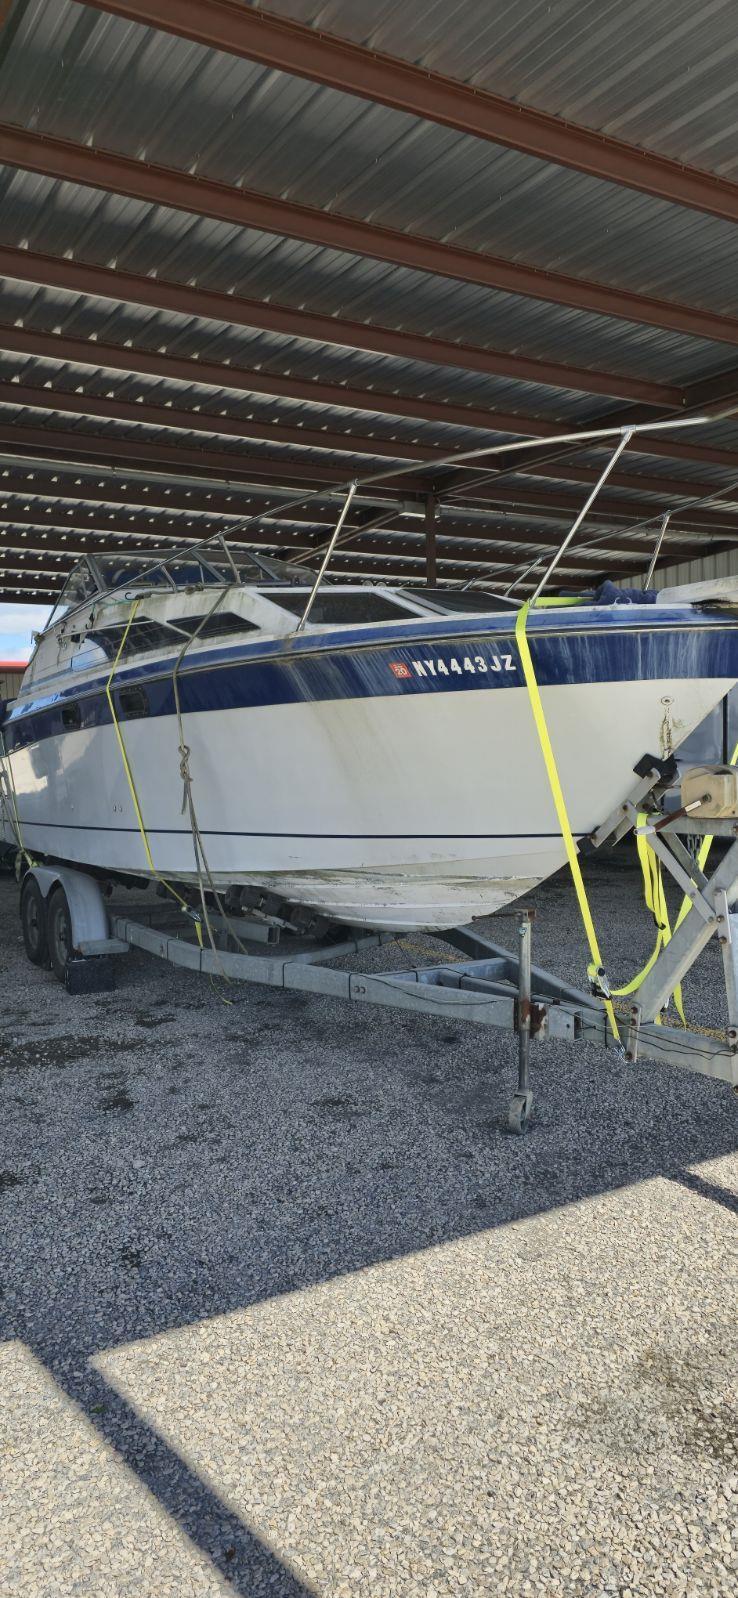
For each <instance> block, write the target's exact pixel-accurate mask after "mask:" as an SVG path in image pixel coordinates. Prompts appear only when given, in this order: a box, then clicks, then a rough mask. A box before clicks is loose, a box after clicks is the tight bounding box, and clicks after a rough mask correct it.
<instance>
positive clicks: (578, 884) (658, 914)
mask: <svg viewBox="0 0 738 1598" xmlns="http://www.w3.org/2000/svg"><path fill="white" fill-rule="evenodd" d="M529 611H530V601H527V602H526V604H525V605H523V607H522V609H521V610H520V612H519V614H518V619H517V622H516V626H515V642H516V644H517V646H518V650H519V653H520V661H521V665H522V667H523V675H524V677H525V682H526V686H527V689H528V696H529V698H530V703H531V709H532V711H533V719H534V721H535V724H536V731H537V733H538V739H539V742H540V745H541V753H542V755H543V759H544V764H545V767H546V774H547V776H548V780H549V784H550V787H551V793H552V794H553V799H554V804H555V806H556V815H557V817H558V822H559V826H560V828H561V836H562V838H563V841H564V845H565V848H566V855H567V859H568V861H569V867H570V869H571V874H572V878H573V881H574V887H575V889H576V895H577V901H578V904H579V910H580V914H581V917H582V922H583V924H584V930H585V933H586V936H587V942H588V944H589V951H590V957H591V961H592V965H591V966H590V967H589V973H588V974H589V975H590V977H593V976H597V977H600V976H601V975H602V974H603V964H602V957H601V955H600V949H599V944H598V942H597V933H596V931H595V927H594V922H593V920H592V913H591V911H590V908H589V900H588V899H587V890H586V888H585V886H584V879H583V877H582V871H581V866H580V864H579V855H578V853H577V846H576V843H575V841H574V835H573V833H572V830H571V827H570V825H569V816H568V813H567V809H566V801H565V799H564V794H563V790H562V787H561V781H560V779H559V773H558V768H557V765H556V757H555V755H554V752H553V747H552V744H551V739H550V737H549V732H548V727H547V725H546V717H545V713H544V709H543V704H542V701H541V694H540V690H539V687H538V682H537V679H536V674H535V668H534V666H533V660H532V658H531V653H530V648H529V645H528V637H527V633H526V627H527V623H528V614H529ZM730 764H731V766H735V765H736V764H738V744H736V746H735V749H734V750H733V753H732V755H731V757H730ZM645 821H646V816H645V813H644V814H642V815H639V817H638V822H637V828H640V827H642V826H643V824H644V823H645ZM712 841H713V840H712V837H706V838H703V840H702V843H701V845H700V849H699V853H698V855H697V865H698V866H699V868H700V870H701V871H704V868H705V865H706V863H707V857H708V855H709V853H710V848H711V846H712ZM636 848H637V850H638V859H639V861H640V866H641V873H642V876H643V894H644V898H645V901H646V906H647V908H648V909H649V910H650V912H651V914H652V916H653V919H654V921H655V923H656V929H657V930H656V942H655V944H654V947H653V951H652V953H651V955H650V956H649V958H648V960H647V961H646V964H645V965H644V966H643V967H642V969H641V970H640V971H639V972H638V973H637V974H636V976H634V977H633V978H632V980H631V981H630V982H627V983H625V985H624V986H623V987H621V988H613V989H611V990H610V991H611V992H612V993H613V994H614V995H615V997H616V998H623V997H625V995H626V994H631V993H636V992H637V990H638V988H639V987H640V986H641V983H642V982H643V981H644V978H645V977H646V976H647V975H648V973H649V971H650V970H651V969H652V967H653V966H654V965H655V964H656V961H657V959H658V957H659V954H660V953H661V950H662V949H663V948H665V947H666V944H667V943H668V942H669V940H670V938H671V937H672V930H671V924H670V921H669V912H668V908H667V904H666V895H665V893H664V883H663V876H662V871H661V861H660V860H659V858H658V856H657V854H656V853H655V851H654V850H653V849H652V848H651V845H650V843H649V842H648V839H647V838H646V837H644V835H643V834H642V833H641V832H640V831H639V830H636ZM692 908H693V906H692V901H691V899H689V898H688V897H687V896H686V894H685V896H684V898H683V900H682V903H681V906H680V908H679V913H678V915H677V919H676V923H675V926H674V931H676V929H677V927H680V926H681V924H682V922H683V920H684V918H685V916H686V915H688V914H689V911H690V910H691V909H692ZM603 1002H604V1005H605V1010H606V1011H607V1016H608V1020H609V1022H610V1026H611V1028H612V1033H613V1037H614V1038H615V1039H616V1040H617V1041H619V1039H620V1034H619V1032H618V1024H617V1021H616V1019H615V1011H614V1009H613V1006H612V1001H611V1000H610V999H609V998H608V997H607V996H603ZM674 1003H675V1005H676V1009H677V1013H678V1015H679V1019H680V1021H681V1023H682V1026H685V1027H686V1025H687V1020H686V1016H685V1014H684V1002H683V997H682V987H681V983H679V984H677V986H676V987H675V989H674ZM659 1022H660V1018H657V1025H658V1024H659Z"/></svg>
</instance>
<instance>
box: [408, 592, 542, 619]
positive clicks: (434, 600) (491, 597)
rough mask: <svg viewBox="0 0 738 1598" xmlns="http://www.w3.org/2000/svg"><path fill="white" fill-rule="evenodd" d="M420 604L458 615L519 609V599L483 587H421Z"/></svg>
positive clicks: (488, 613) (419, 593)
mask: <svg viewBox="0 0 738 1598" xmlns="http://www.w3.org/2000/svg"><path fill="white" fill-rule="evenodd" d="M417 598H418V604H419V605H432V606H433V609H434V610H442V611H445V612H447V613H448V614H449V615H452V616H456V615H461V614H463V612H464V611H466V612H467V614H468V613H470V612H473V613H474V614H475V615H485V614H487V615H494V614H495V612H496V611H500V610H519V609H520V600H519V599H508V598H506V596H505V595H504V594H490V593H486V592H485V590H484V589H482V588H467V589H462V588H419V589H418V594H417Z"/></svg>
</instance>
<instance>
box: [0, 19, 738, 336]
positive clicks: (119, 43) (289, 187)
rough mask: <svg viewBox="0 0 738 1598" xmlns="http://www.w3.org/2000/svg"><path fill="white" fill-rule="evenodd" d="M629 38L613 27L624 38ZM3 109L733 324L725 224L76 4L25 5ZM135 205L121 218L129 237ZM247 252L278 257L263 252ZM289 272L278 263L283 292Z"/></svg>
mask: <svg viewBox="0 0 738 1598" xmlns="http://www.w3.org/2000/svg"><path fill="white" fill-rule="evenodd" d="M590 15H591V13H590ZM622 27H623V19H622V16H620V19H619V23H618V37H619V38H621V37H622ZM52 40H54V41H55V54H54V55H52V53H51V43H52ZM0 98H1V99H2V103H3V106H4V115H5V116H6V117H7V118H8V119H9V120H11V121H16V122H19V123H21V124H22V125H28V126H31V127H33V128H35V129H37V130H39V131H43V132H51V133H55V134H57V135H62V136H64V137H69V138H72V139H75V140H78V141H80V142H84V143H92V144H94V145H97V146H99V147H101V148H103V149H115V150H118V151H121V152H124V153H127V154H130V155H134V156H140V157H142V158H145V159H147V160H149V161H153V162H161V163H163V164H164V165H172V166H175V167H177V168H178V169H181V170H185V171H188V172H195V171H196V172H197V173H198V174H199V175H204V176H208V177H212V178H215V179H218V180H220V181H223V182H226V183H228V184H243V185H245V186H247V187H255V188H257V189H261V190H263V191H264V192H267V193H269V194H274V195H276V196H278V197H280V198H283V199H288V200H290V199H295V200H299V201H300V202H301V203H303V204H306V205H309V206H313V207H316V208H318V209H327V210H335V211H338V212H341V213H345V214H347V215H352V216H356V217H361V218H366V219H369V220H371V221H373V222H377V223H381V224H384V225H388V226H391V227H396V228H401V229H403V230H405V231H408V232H410V233H412V232H418V233H421V234H425V235H427V236H431V237H433V238H438V239H439V240H444V241H450V242H453V243H455V244H462V245H464V246H465V247H467V248H471V249H477V250H481V251H489V252H491V253H495V252H497V253H499V254H501V255H504V256H506V257H510V258H512V259H514V260H517V259H520V260H524V261H526V262H530V263H533V264H535V265H538V266H545V267H549V268H555V269H557V270H564V271H566V272H568V273H570V274H572V275H574V276H581V277H594V278H596V279H598V280H602V281H603V282H606V283H607V282H609V283H616V284H618V285H619V286H624V287H633V288H641V289H646V290H648V289H650V288H651V287H652V285H654V284H656V285H657V288H658V292H659V293H660V294H661V295H663V296H664V297H669V296H671V297H673V298H679V297H683V298H687V299H689V300H693V301H694V303H696V304H699V305H702V306H706V307H710V308H712V309H715V310H718V311H720V310H723V311H726V312H727V311H731V312H733V313H735V312H736V310H738V275H737V274H736V272H735V265H736V254H737V249H738V247H737V246H736V234H735V229H734V228H733V227H732V226H731V224H729V223H727V222H723V221H720V220H719V219H716V218H710V217H705V216H704V215H701V214H698V213H695V212H693V211H690V210H687V209H683V208H681V207H678V206H674V205H670V204H667V203H664V202H661V201H658V200H656V199H653V198H652V197H650V196H646V195H641V194H635V193H633V192H631V191H630V190H628V189H623V188H620V187H618V186H617V185H614V184H609V183H603V182H601V181H599V180H597V179H592V178H589V177H587V176H586V175H584V174H582V173H579V172H574V171H570V170H566V169H563V168H561V167H557V166H555V165H549V164H547V163H545V162H543V161H539V160H536V159H534V158H532V157H530V156H526V155H523V154H521V153H519V152H517V151H514V150H507V149H502V148H500V147H499V146H495V145H490V144H489V143H487V142H485V141H482V140H476V139H470V138H468V137H466V136H464V135H462V134H459V133H457V132H455V131H454V130H452V129H448V128H444V127H440V126H438V125H436V124H433V123H428V122H422V121H419V120H418V119H416V118H413V117H410V116H408V115H406V114H404V113H401V112H396V111H392V110H390V109H388V108H387V107H384V106H376V105H373V104H370V103H368V102H366V101H363V100H360V99H357V98H355V97H353V96H349V95H344V94H341V93H338V92H337V91H335V90H332V89H326V88H322V87H320V86H316V85H314V84H310V83H308V82H306V81H304V80H302V79H298V78H291V77H287V76H285V75H284V74H278V73H277V74H275V73H273V72H268V71H266V70H265V69H263V68H259V67H256V66H254V65H253V64H252V63H250V62H248V61H243V60H239V59H236V58H234V57H230V56H223V55H219V54H217V53H216V52H213V51H207V50H204V49H202V48H200V47H198V46H195V45H192V44H190V43H188V42H187V41H185V40H181V39H177V38H173V37H172V36H168V35H164V34H157V33H155V32H152V31H151V30H147V29H143V28H134V27H131V25H129V24H126V23H124V22H123V21H121V20H120V19H118V18H115V17H109V16H104V15H100V14H97V13H92V14H90V13H84V11H83V10H82V11H81V10H80V8H79V7H78V6H76V5H70V3H69V0H47V3H46V5H45V6H44V7H43V8H42V14H41V15H37V14H36V10H35V8H32V14H29V16H28V18H27V20H26V24H25V27H22V28H21V29H20V31H19V34H18V36H17V38H16V40H15V43H14V46H13V49H12V50H11V51H10V52H9V53H8V56H7V58H6V60H5V63H4V64H0ZM720 126H722V118H721V122H720ZM97 203H98V206H100V205H101V204H102V205H103V207H104V204H105V202H100V201H99V200H98V202H97ZM130 203H131V202H123V212H122V215H123V217H124V219H125V226H126V227H128V226H131V227H132V228H133V229H135V228H136V226H137V223H136V220H135V216H134V213H132V212H131V211H130V208H129V207H130ZM115 204H116V207H117V208H119V207H120V205H121V202H120V201H116V202H115ZM80 206H81V212H80V210H79V207H80ZM75 209H76V210H77V215H78V221H79V222H81V224H82V227H83V229H84V214H86V213H87V212H88V207H87V205H86V204H85V203H84V202H81V201H79V200H77V201H76V202H75ZM159 225H160V229H161V238H160V248H163V249H164V250H165V251H166V252H169V251H171V250H172V249H173V248H174V249H175V250H176V246H177V240H178V238H179V239H181V240H182V243H183V245H184V240H185V238H186V237H187V233H188V228H187V225H186V219H181V220H179V221H174V220H173V219H172V216H171V215H170V216H168V217H167V218H166V220H165V219H164V218H160V223H159ZM86 242H87V241H86V238H85V233H84V231H83V233H82V235H81V237H79V238H78V239H77V241H76V244H75V248H77V249H79V251H80V253H84V251H85V245H86ZM184 247H185V248H186V245H185V246H184ZM254 248H258V251H259V252H260V253H261V254H262V255H263V254H264V252H266V253H267V255H269V256H271V255H272V241H266V240H264V238H263V237H262V239H261V241H260V243H259V244H258V246H256V245H254V243H253V240H252V249H254ZM276 248H277V253H278V254H279V255H280V257H283V254H284V249H283V246H277V247H276ZM167 259H169V256H168V254H167ZM174 259H176V256H175V257H172V258H171V261H172V264H173V262H174ZM282 264H283V263H282V261H280V262H279V263H275V262H274V261H271V262H270V270H271V271H272V272H274V271H275V270H276V273H277V281H279V273H280V269H281V265H282ZM302 264H304V263H302ZM157 266H158V268H159V270H162V269H163V262H162V261H161V259H159V261H158V262H157ZM393 270H394V269H392V268H391V269H390V271H393ZM273 291H274V290H273Z"/></svg>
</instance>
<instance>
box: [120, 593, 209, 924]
mask: <svg viewBox="0 0 738 1598" xmlns="http://www.w3.org/2000/svg"><path fill="white" fill-rule="evenodd" d="M140 603H141V600H140V598H139V599H134V601H133V604H132V606H131V613H130V616H129V617H128V621H127V622H126V625H125V628H124V629H123V635H122V637H121V640H120V643H119V645H118V653H117V655H116V657H115V660H114V661H113V665H112V667H111V671H110V676H109V677H108V680H107V682H106V684H105V695H106V698H107V701H108V705H109V707H110V714H111V717H112V721H113V726H114V728H115V736H116V738H117V740H118V748H119V749H120V753H121V758H122V760H123V769H124V771H125V774H126V777H127V779H128V787H129V790H130V794H131V799H132V801H133V808H134V811H135V814H136V821H137V823H138V830H139V832H140V834H141V839H142V842H143V846H144V851H145V854H146V859H147V861H148V864H149V869H150V871H151V873H152V876H154V877H155V878H156V880H157V882H160V883H161V884H162V887H164V888H166V891H167V893H170V894H171V896H172V898H173V899H176V901H177V903H178V904H179V905H181V907H182V909H183V910H184V913H185V915H186V916H189V918H190V920H191V921H193V922H194V925H195V931H196V933H197V941H198V943H199V945H200V948H202V946H203V943H202V927H201V925H200V921H199V918H198V916H197V915H196V914H195V913H194V912H193V910H192V907H191V906H190V905H188V903H187V900H186V899H183V898H182V895H181V893H178V892H177V889H176V888H174V887H172V884H171V882H167V880H166V877H163V876H162V875H161V872H160V871H158V870H157V868H156V866H155V865H154V859H153V855H152V853H151V848H150V846H149V838H148V833H147V831H146V826H145V823H144V818H143V813H142V810H141V805H140V803H139V798H138V793H137V792H136V784H135V782H134V780H133V772H132V770H131V763H130V760H129V759H128V750H127V749H126V745H125V739H124V737H123V734H122V732H121V729H120V724H119V721H118V717H117V715H116V710H115V701H114V699H113V692H112V688H113V680H114V678H115V674H116V672H117V670H118V664H119V661H120V658H121V655H122V654H123V650H124V649H125V646H126V641H127V638H128V634H129V632H130V630H131V624H132V622H133V621H134V619H135V616H136V612H137V610H138V607H139V605H140Z"/></svg>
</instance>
